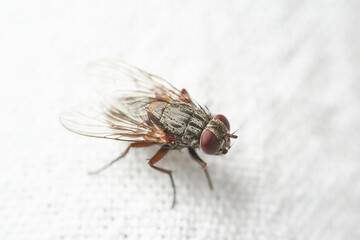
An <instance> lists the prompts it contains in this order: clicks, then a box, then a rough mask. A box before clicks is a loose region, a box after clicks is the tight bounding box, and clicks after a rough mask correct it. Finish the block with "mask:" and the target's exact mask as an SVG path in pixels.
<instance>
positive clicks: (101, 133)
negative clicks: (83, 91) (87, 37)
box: [60, 59, 237, 207]
mask: <svg viewBox="0 0 360 240" xmlns="http://www.w3.org/2000/svg"><path fill="white" fill-rule="evenodd" d="M87 73H88V77H89V80H90V83H91V84H92V85H94V86H95V87H96V89H97V90H98V91H99V93H100V95H101V96H102V98H103V101H102V102H100V103H92V104H85V105H80V106H78V107H75V108H73V109H70V110H67V111H64V112H63V113H61V115H60V121H61V123H62V124H63V125H64V127H65V128H67V129H69V130H70V131H72V132H75V133H78V134H82V135H85V136H91V137H99V138H109V139H114V140H119V141H127V142H129V143H130V144H129V145H128V147H127V148H126V150H125V151H124V152H123V153H122V154H121V155H120V156H119V157H117V158H116V159H114V160H113V161H111V162H110V163H108V164H107V165H105V166H104V167H102V168H101V169H99V170H97V171H94V172H90V173H92V174H94V173H99V172H101V171H102V170H104V169H106V168H108V167H109V166H111V165H112V164H113V163H115V162H116V161H118V160H119V159H121V158H123V157H125V156H126V154H127V153H128V152H129V150H130V149H131V148H140V147H147V146H152V145H159V146H160V149H159V150H158V151H157V152H156V154H155V155H154V156H153V157H152V158H151V159H150V160H149V162H148V164H149V166H150V167H152V168H154V169H156V170H158V171H160V172H162V173H165V174H167V175H168V176H169V177H170V180H171V185H172V188H173V201H172V207H174V206H175V202H176V189H175V184H174V180H173V177H172V172H171V171H170V170H168V169H164V168H161V167H158V166H156V165H155V164H156V163H157V162H158V161H160V160H161V159H162V158H163V157H164V155H165V154H166V153H167V152H168V151H169V150H175V149H182V148H187V149H188V151H189V153H190V155H191V157H192V158H193V159H194V160H195V161H196V162H197V163H199V164H200V165H201V166H202V168H203V170H204V172H205V175H206V177H207V181H208V184H209V187H210V189H212V188H213V186H212V183H211V179H210V176H209V174H208V172H207V167H206V163H205V162H204V161H203V160H202V159H201V158H200V157H199V155H198V154H197V152H196V151H195V149H197V148H201V149H202V151H204V152H205V153H206V154H211V155H222V154H226V153H227V152H228V150H229V149H230V147H231V145H230V138H237V136H236V135H234V133H230V132H229V131H230V124H229V121H228V120H227V118H226V117H225V116H224V115H222V114H218V115H213V114H211V113H210V111H209V110H208V108H206V107H203V106H201V105H199V104H197V103H195V102H194V101H193V100H192V99H191V98H190V96H189V94H188V92H187V91H186V90H185V89H182V90H181V91H180V90H178V89H177V88H175V87H174V86H172V85H171V84H170V83H169V82H167V81H165V80H164V79H162V78H160V77H158V76H155V75H153V74H150V73H147V72H145V71H144V70H142V69H139V68H136V67H134V66H131V65H129V64H127V63H125V62H123V61H121V60H117V59H104V60H98V61H96V62H94V63H92V64H90V65H89V66H88V68H87Z"/></svg>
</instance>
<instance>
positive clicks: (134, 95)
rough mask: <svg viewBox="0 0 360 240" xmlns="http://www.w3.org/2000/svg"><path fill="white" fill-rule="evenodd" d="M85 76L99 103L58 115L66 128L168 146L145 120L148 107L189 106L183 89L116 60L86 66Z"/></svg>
mask: <svg viewBox="0 0 360 240" xmlns="http://www.w3.org/2000/svg"><path fill="white" fill-rule="evenodd" d="M87 73H88V76H89V80H90V82H91V84H92V85H94V86H95V87H96V88H97V90H98V91H99V93H100V94H101V95H102V97H103V98H104V99H103V100H104V101H103V103H102V104H97V103H93V104H86V105H81V106H78V107H76V108H73V109H70V110H68V111H65V112H63V113H62V114H61V115H60V121H61V123H62V124H63V125H64V126H65V127H66V128H67V129H69V130H71V131H73V132H76V133H79V134H82V135H86V136H92V137H101V138H110V139H116V140H122V141H132V142H139V141H147V142H149V141H150V142H154V143H160V144H168V143H169V141H170V140H169V137H168V136H167V135H166V134H165V133H164V132H163V131H162V129H161V127H160V126H157V125H156V124H154V122H152V121H151V120H149V118H148V106H149V104H150V103H151V102H152V101H159V100H160V101H168V102H170V101H182V102H188V103H192V101H191V99H190V97H189V96H188V94H187V92H186V91H185V90H183V91H179V90H178V89H176V88H175V87H173V86H172V85H171V84H170V83H168V82H167V81H165V80H163V79H162V78H160V77H157V76H155V75H152V74H150V73H147V72H145V71H143V70H141V69H139V68H136V67H133V66H130V65H128V64H126V63H124V62H123V61H120V60H99V61H97V62H94V63H92V64H90V65H89V66H88V68H87Z"/></svg>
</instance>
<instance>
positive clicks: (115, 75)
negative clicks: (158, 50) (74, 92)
mask: <svg viewBox="0 0 360 240" xmlns="http://www.w3.org/2000/svg"><path fill="white" fill-rule="evenodd" d="M87 75H88V78H89V80H90V83H91V84H92V85H93V86H95V88H96V89H97V90H98V91H99V92H100V94H101V95H102V96H103V97H109V96H113V95H114V94H115V95H118V96H131V97H144V98H156V99H162V100H164V101H172V100H173V101H181V102H188V103H192V101H191V99H190V97H189V95H188V94H187V92H186V91H185V90H182V91H179V90H178V89H177V88H175V87H174V86H173V85H171V84H170V83H169V82H167V81H166V80H164V79H162V78H160V77H158V76H156V75H153V74H150V73H148V72H146V71H144V70H142V69H140V68H137V67H134V66H131V65H129V64H127V63H125V62H123V61H121V60H119V59H102V60H98V61H96V62H93V63H91V64H89V66H88V67H87Z"/></svg>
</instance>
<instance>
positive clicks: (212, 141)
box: [200, 130, 220, 154]
mask: <svg viewBox="0 0 360 240" xmlns="http://www.w3.org/2000/svg"><path fill="white" fill-rule="evenodd" d="M200 144H201V148H202V150H203V151H204V152H205V153H206V154H215V153H217V152H218V151H219V147H220V143H219V140H218V139H217V138H216V136H215V135H214V134H213V133H212V132H210V130H206V131H205V132H204V134H203V135H202V136H201V139H200Z"/></svg>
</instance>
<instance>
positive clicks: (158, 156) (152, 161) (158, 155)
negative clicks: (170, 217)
mask: <svg viewBox="0 0 360 240" xmlns="http://www.w3.org/2000/svg"><path fill="white" fill-rule="evenodd" d="M167 151H168V149H166V148H161V149H160V150H159V151H157V153H156V154H155V155H154V156H153V157H152V158H151V159H150V161H149V165H150V167H152V168H154V169H156V170H158V171H160V172H163V173H166V174H167V175H169V177H170V181H171V185H172V187H173V202H172V206H171V208H174V206H175V202H176V190H175V183H174V179H173V177H172V174H171V171H170V170H167V169H164V168H160V167H157V166H155V165H154V164H155V163H157V162H158V161H160V160H161V159H162V158H163V157H164V155H165V154H166V153H167Z"/></svg>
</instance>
